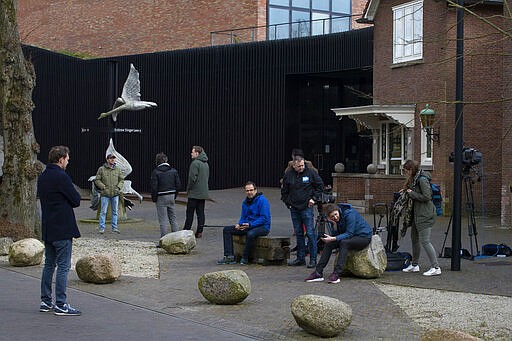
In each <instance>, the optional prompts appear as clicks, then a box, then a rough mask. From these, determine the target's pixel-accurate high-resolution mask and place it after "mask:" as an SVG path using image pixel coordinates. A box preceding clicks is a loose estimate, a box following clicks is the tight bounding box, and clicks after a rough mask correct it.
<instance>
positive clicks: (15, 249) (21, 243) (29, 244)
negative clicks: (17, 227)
mask: <svg viewBox="0 0 512 341" xmlns="http://www.w3.org/2000/svg"><path fill="white" fill-rule="evenodd" d="M43 255H44V245H43V243H41V242H40V241H39V240H37V239H34V238H26V239H22V240H18V241H17V242H15V243H12V245H11V246H10V247H9V264H11V265H12V266H31V265H39V264H41V262H42V261H43Z"/></svg>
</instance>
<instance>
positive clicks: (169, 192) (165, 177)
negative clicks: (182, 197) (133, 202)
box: [151, 153, 181, 238]
mask: <svg viewBox="0 0 512 341" xmlns="http://www.w3.org/2000/svg"><path fill="white" fill-rule="evenodd" d="M167 161H168V159H167V155H165V154H164V153H158V154H156V157H155V163H156V164H157V166H156V168H155V169H154V170H153V172H152V173H151V199H152V200H153V202H154V203H156V213H157V215H158V223H159V224H160V238H161V237H163V236H165V235H166V234H167V233H169V225H171V231H172V232H176V231H178V223H177V222H176V212H175V210H174V204H175V200H176V196H177V194H178V190H179V189H180V188H181V181H180V176H179V175H178V171H176V169H174V168H172V167H171V166H170V165H169V164H168V163H167Z"/></svg>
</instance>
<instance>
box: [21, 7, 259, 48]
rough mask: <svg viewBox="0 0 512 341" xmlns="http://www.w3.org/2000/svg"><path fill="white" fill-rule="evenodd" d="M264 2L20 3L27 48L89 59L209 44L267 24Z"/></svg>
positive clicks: (23, 38) (24, 39)
mask: <svg viewBox="0 0 512 341" xmlns="http://www.w3.org/2000/svg"><path fill="white" fill-rule="evenodd" d="M264 4H265V1H263V0H258V1H251V0H208V1H205V0H200V1H189V0H172V1H170V0H142V1H127V0H88V1H84V0H71V1H70V0H24V1H18V25H19V31H20V36H21V39H22V42H23V43H26V44H31V45H35V46H40V47H43V48H46V49H50V50H55V51H71V52H79V53H84V54H87V55H90V56H95V57H99V56H118V55H127V54H139V53H147V52H157V51H168V50H176V49H187V48H193V47H202V46H209V45H210V32H211V31H219V30H228V29H233V28H243V27H250V26H257V25H260V24H262V23H263V24H265V23H266V16H265V15H266V14H265V12H266V7H265V5H264Z"/></svg>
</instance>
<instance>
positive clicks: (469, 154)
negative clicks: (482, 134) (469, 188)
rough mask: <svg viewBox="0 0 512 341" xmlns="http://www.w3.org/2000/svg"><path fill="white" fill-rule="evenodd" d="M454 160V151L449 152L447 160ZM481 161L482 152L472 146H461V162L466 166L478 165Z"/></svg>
mask: <svg viewBox="0 0 512 341" xmlns="http://www.w3.org/2000/svg"><path fill="white" fill-rule="evenodd" d="M454 160H455V152H451V153H450V157H449V158H448V161H450V162H453V161H454ZM480 162H482V153H481V152H479V151H478V150H476V149H475V148H472V147H463V148H462V164H463V165H464V166H467V167H472V166H475V165H478V164H479V163H480Z"/></svg>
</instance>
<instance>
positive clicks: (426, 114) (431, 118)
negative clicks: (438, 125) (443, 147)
mask: <svg viewBox="0 0 512 341" xmlns="http://www.w3.org/2000/svg"><path fill="white" fill-rule="evenodd" d="M435 119H436V112H435V111H434V110H433V109H430V106H429V105H428V104H427V105H425V109H423V110H422V111H420V120H421V126H422V127H423V130H425V132H426V133H427V137H428V138H429V139H431V140H432V141H436V142H439V132H437V133H436V132H434V128H433V126H434V122H435Z"/></svg>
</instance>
